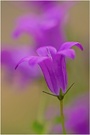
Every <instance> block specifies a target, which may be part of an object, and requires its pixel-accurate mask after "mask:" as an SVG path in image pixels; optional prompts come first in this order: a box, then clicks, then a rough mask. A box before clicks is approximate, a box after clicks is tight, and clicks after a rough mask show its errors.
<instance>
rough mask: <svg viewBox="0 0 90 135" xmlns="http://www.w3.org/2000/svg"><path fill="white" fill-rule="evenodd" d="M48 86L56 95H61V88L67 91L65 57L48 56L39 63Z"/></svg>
mask: <svg viewBox="0 0 90 135" xmlns="http://www.w3.org/2000/svg"><path fill="white" fill-rule="evenodd" d="M39 65H40V67H41V69H42V72H43V74H44V78H45V80H46V83H47V86H48V87H49V89H50V90H51V92H52V93H54V94H55V95H59V92H60V88H61V89H62V90H63V92H65V90H66V87H67V73H66V63H65V57H63V56H62V55H55V57H53V59H50V58H48V59H47V60H44V61H42V62H40V63H39Z"/></svg>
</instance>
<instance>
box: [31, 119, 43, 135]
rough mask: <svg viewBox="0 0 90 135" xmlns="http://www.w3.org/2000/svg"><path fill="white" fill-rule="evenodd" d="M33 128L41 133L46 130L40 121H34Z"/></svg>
mask: <svg viewBox="0 0 90 135" xmlns="http://www.w3.org/2000/svg"><path fill="white" fill-rule="evenodd" d="M32 129H33V131H34V132H35V133H37V134H41V133H43V131H44V125H43V124H41V123H39V122H38V121H34V123H33V125H32Z"/></svg>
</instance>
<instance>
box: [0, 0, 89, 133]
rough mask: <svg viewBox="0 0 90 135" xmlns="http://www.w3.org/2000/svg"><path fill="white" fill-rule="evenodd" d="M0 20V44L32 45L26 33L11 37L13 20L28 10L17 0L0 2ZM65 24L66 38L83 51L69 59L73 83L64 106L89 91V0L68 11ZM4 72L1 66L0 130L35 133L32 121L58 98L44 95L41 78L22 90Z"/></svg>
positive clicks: (55, 102)
mask: <svg viewBox="0 0 90 135" xmlns="http://www.w3.org/2000/svg"><path fill="white" fill-rule="evenodd" d="M1 11H2V12H1V19H2V24H1V28H2V36H1V38H2V46H4V44H8V45H14V46H21V45H24V44H29V45H30V44H31V42H32V38H30V36H29V35H26V34H25V35H23V36H21V37H20V38H19V39H18V40H13V38H12V37H11V33H12V28H13V27H14V21H15V19H16V18H17V17H18V16H20V15H23V14H25V13H29V12H31V11H30V9H29V8H27V7H23V6H21V7H20V2H6V1H3V2H1ZM69 13H70V14H69V19H68V23H67V25H66V27H65V30H66V34H67V39H68V40H70V41H79V42H80V43H81V44H82V45H83V47H84V51H83V52H81V51H80V50H79V49H76V48H75V50H76V59H75V60H74V61H72V60H69V61H68V64H67V69H68V78H69V80H68V86H70V85H71V84H72V83H73V82H75V85H74V86H73V88H72V90H71V91H70V92H69V93H68V94H67V96H66V98H65V100H64V105H67V104H69V103H71V102H72V101H73V100H74V99H76V98H77V97H79V95H81V94H84V93H86V92H88V90H89V86H88V85H89V77H88V76H89V71H88V70H89V62H88V61H89V52H88V51H89V47H88V46H89V2H88V1H86V2H85V1H82V2H77V4H76V5H75V6H74V7H73V8H72V9H71V10H70V12H69ZM5 74H6V73H5V71H4V70H3V69H2V78H1V79H2V82H1V83H2V91H1V98H2V99H1V101H2V103H1V104H2V106H1V109H2V110H1V118H2V120H1V130H2V133H3V134H5V133H7V134H9V133H13V134H14V133H23V134H25V133H34V132H33V131H32V130H31V126H32V123H33V121H35V120H36V119H39V120H42V119H43V115H44V112H45V109H46V107H47V106H48V105H50V104H53V105H57V106H58V107H59V103H58V100H56V99H55V98H54V97H51V96H49V95H45V94H44V93H43V92H42V90H44V91H45V90H46V89H48V88H47V86H46V83H45V81H44V79H41V80H38V81H35V82H33V83H32V84H30V85H29V84H28V86H27V87H26V88H25V90H19V88H18V87H16V85H15V84H12V83H8V82H7V81H6V80H5V79H4V77H5Z"/></svg>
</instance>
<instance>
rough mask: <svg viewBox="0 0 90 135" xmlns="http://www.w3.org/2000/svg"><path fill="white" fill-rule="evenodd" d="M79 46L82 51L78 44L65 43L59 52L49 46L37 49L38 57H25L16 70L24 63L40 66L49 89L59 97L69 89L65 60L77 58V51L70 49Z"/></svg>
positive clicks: (80, 46)
mask: <svg viewBox="0 0 90 135" xmlns="http://www.w3.org/2000/svg"><path fill="white" fill-rule="evenodd" d="M72 46H77V47H78V48H80V49H81V50H83V47H82V45H81V44H80V43H78V42H65V43H64V44H62V45H61V47H60V49H59V51H58V52H57V50H56V49H55V48H54V47H51V46H47V47H41V48H39V49H37V54H38V56H30V57H24V58H23V59H21V61H19V63H18V64H17V66H16V68H17V67H18V65H19V64H21V63H22V62H25V61H26V62H28V63H29V65H30V66H34V65H36V64H38V65H39V66H40V68H41V69H42V72H43V74H44V77H45V80H46V83H47V85H48V88H49V89H50V90H51V92H52V93H54V94H55V95H59V93H60V89H61V90H62V91H63V92H65V91H66V87H67V71H66V62H65V58H66V57H68V58H71V59H74V58H75V51H74V50H73V49H70V48H71V47H72Z"/></svg>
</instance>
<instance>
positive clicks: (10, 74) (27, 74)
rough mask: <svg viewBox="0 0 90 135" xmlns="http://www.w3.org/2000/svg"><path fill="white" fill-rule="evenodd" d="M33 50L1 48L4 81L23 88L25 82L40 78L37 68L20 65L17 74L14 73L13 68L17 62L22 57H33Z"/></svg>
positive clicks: (26, 48)
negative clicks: (5, 74)
mask: <svg viewBox="0 0 90 135" xmlns="http://www.w3.org/2000/svg"><path fill="white" fill-rule="evenodd" d="M33 54H34V51H33V48H30V47H27V46H24V47H22V49H21V47H10V48H9V47H3V49H2V51H1V64H2V67H3V68H4V69H5V70H6V71H7V77H6V80H8V81H10V82H11V81H15V82H16V83H17V84H20V85H21V86H24V85H25V84H27V82H29V83H30V82H31V81H32V80H34V79H36V78H38V77H40V76H41V74H40V71H39V69H38V67H34V68H30V67H28V65H27V66H26V65H25V64H22V66H20V67H19V69H18V71H17V72H14V67H15V65H16V64H17V61H18V60H19V59H21V58H22V57H23V55H24V56H28V55H33Z"/></svg>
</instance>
